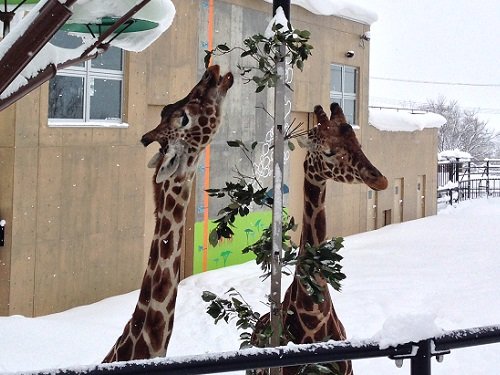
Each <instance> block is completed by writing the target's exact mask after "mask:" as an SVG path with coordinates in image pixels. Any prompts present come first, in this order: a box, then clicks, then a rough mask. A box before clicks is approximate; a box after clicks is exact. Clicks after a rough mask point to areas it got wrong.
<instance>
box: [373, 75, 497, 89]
mask: <svg viewBox="0 0 500 375" xmlns="http://www.w3.org/2000/svg"><path fill="white" fill-rule="evenodd" d="M370 78H371V79H378V80H381V81H396V82H407V83H427V84H433V85H448V86H476V87H500V83H466V82H444V81H426V80H417V79H402V78H389V77H373V76H372V77H370Z"/></svg>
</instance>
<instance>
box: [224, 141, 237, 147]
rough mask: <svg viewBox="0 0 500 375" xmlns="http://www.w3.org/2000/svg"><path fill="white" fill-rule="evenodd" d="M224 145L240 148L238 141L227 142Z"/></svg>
mask: <svg viewBox="0 0 500 375" xmlns="http://www.w3.org/2000/svg"><path fill="white" fill-rule="evenodd" d="M226 143H227V145H228V146H229V147H240V142H238V141H227V142H226Z"/></svg>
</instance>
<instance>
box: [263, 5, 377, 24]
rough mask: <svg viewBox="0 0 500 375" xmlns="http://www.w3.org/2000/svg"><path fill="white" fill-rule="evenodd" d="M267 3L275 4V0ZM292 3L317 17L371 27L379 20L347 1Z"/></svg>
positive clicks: (371, 13) (365, 9)
mask: <svg viewBox="0 0 500 375" xmlns="http://www.w3.org/2000/svg"><path fill="white" fill-rule="evenodd" d="M265 1H266V2H268V3H271V4H272V3H273V0H265ZM291 3H292V4H293V5H298V6H300V7H302V8H304V9H307V10H308V11H309V12H311V13H314V14H317V15H321V16H338V17H342V18H347V19H350V20H353V21H357V22H361V23H364V24H367V25H371V24H372V23H374V22H375V21H376V20H377V19H378V16H377V13H375V12H374V11H372V10H369V9H367V8H364V7H361V6H359V5H357V4H354V3H353V2H352V1H347V0H291Z"/></svg>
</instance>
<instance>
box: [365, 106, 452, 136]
mask: <svg viewBox="0 0 500 375" xmlns="http://www.w3.org/2000/svg"><path fill="white" fill-rule="evenodd" d="M368 123H369V124H370V125H372V126H373V127H375V128H377V129H379V130H383V131H393V132H397V131H399V132H413V131H416V130H423V129H427V128H440V127H441V126H442V125H444V124H445V123H446V119H445V118H444V117H443V116H441V115H439V114H437V113H432V112H415V111H407V110H394V109H378V108H370V109H369V115H368Z"/></svg>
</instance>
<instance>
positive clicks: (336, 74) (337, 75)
mask: <svg viewBox="0 0 500 375" xmlns="http://www.w3.org/2000/svg"><path fill="white" fill-rule="evenodd" d="M330 74H331V78H330V80H331V82H330V90H331V91H334V92H342V67H341V66H340V65H332V68H331V73H330Z"/></svg>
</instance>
